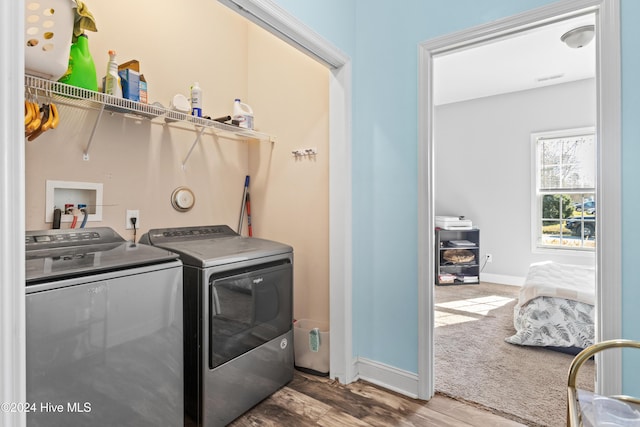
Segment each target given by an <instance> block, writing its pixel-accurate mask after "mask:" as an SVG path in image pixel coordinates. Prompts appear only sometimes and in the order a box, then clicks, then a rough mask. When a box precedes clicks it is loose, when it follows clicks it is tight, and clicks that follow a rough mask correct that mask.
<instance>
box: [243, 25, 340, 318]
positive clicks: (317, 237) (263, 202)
mask: <svg viewBox="0 0 640 427" xmlns="http://www.w3.org/2000/svg"><path fill="white" fill-rule="evenodd" d="M249 97H250V101H251V106H252V108H253V109H254V111H257V112H258V113H257V115H256V127H258V128H260V129H262V128H264V129H269V132H270V133H273V134H274V135H275V137H276V142H275V143H274V144H273V145H271V144H253V145H252V146H251V148H250V150H249V165H250V171H251V177H252V179H253V180H254V181H252V185H251V188H252V191H251V204H252V213H253V212H255V214H256V218H255V220H254V221H252V223H253V225H254V227H255V229H256V230H257V231H258V232H259V233H260V235H261V236H264V237H266V238H268V239H274V240H281V241H284V242H287V243H289V244H290V245H292V246H293V247H294V249H295V252H294V256H295V266H296V268H295V277H294V281H295V299H294V315H295V316H296V317H297V318H310V319H314V320H321V321H326V322H328V321H329V71H328V70H327V69H326V68H324V66H322V65H320V64H318V63H317V62H316V61H314V60H312V59H310V58H309V57H307V56H306V55H304V54H302V53H300V52H298V51H297V50H295V49H294V48H292V47H291V46H289V45H287V44H286V43H284V42H282V41H281V40H279V39H277V38H275V37H273V36H272V35H270V34H267V33H266V32H265V31H264V30H262V28H259V27H256V26H253V25H252V26H250V28H249ZM274 106H276V107H275V108H274ZM306 148H316V149H317V150H318V154H317V155H316V156H312V157H300V158H296V157H294V156H293V154H292V151H294V150H297V149H306ZM254 200H255V201H254ZM252 216H253V215H252Z"/></svg>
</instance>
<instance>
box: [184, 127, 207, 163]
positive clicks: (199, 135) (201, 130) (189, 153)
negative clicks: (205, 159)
mask: <svg viewBox="0 0 640 427" xmlns="http://www.w3.org/2000/svg"><path fill="white" fill-rule="evenodd" d="M205 129H206V128H205V127H204V126H202V127H200V130H198V134H197V135H196V140H195V141H193V144H191V148H190V149H189V152H188V153H187V157H185V158H184V160H183V161H182V170H184V169H186V167H187V160H189V157H191V153H192V152H193V149H194V148H195V147H196V144H197V143H198V141H200V137H201V136H202V133H203V132H204V130H205Z"/></svg>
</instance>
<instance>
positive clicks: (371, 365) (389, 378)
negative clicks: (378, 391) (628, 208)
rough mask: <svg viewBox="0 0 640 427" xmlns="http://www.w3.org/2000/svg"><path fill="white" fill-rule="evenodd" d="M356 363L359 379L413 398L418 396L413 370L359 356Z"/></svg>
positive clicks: (416, 379)
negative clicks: (405, 369)
mask: <svg viewBox="0 0 640 427" xmlns="http://www.w3.org/2000/svg"><path fill="white" fill-rule="evenodd" d="M356 365H357V371H358V372H359V375H358V378H359V379H362V380H365V381H368V382H370V383H372V384H376V385H379V386H381V387H384V388H386V389H388V390H392V391H395V392H397V393H400V394H403V395H405V396H409V397H411V398H414V399H416V398H418V376H417V375H416V374H414V373H413V372H408V371H404V370H402V369H398V368H394V367H393V366H389V365H385V364H384V363H380V362H375V361H373V360H369V359H366V358H364V357H359V358H358V360H357V361H356Z"/></svg>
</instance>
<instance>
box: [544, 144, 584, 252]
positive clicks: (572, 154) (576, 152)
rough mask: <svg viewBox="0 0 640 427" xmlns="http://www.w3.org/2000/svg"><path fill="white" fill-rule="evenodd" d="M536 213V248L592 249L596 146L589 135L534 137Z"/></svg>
mask: <svg viewBox="0 0 640 427" xmlns="http://www.w3.org/2000/svg"><path fill="white" fill-rule="evenodd" d="M533 140H534V142H535V144H536V147H535V148H536V150H535V153H536V158H535V168H536V188H535V203H536V212H537V215H536V216H535V217H536V218H535V224H534V232H535V235H536V236H537V238H536V242H537V247H539V248H560V249H575V250H585V249H586V250H593V249H594V248H595V242H596V235H595V224H596V205H595V182H596V144H595V137H594V135H593V133H587V134H583V133H582V134H572V133H571V132H570V131H568V132H567V133H566V134H564V135H560V136H559V135H558V134H557V133H554V135H553V136H552V137H550V136H544V135H541V134H538V135H537V136H536V137H535V138H533Z"/></svg>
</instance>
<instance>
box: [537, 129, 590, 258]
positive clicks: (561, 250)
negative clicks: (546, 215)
mask: <svg viewBox="0 0 640 427" xmlns="http://www.w3.org/2000/svg"><path fill="white" fill-rule="evenodd" d="M585 134H592V135H593V138H594V139H595V144H596V147H595V153H594V155H595V156H597V153H598V147H597V145H598V141H597V133H596V129H595V127H581V128H570V129H561V130H556V131H546V132H535V133H532V134H531V139H530V145H531V251H532V253H545V254H550V253H556V254H562V255H575V256H593V254H594V253H595V251H596V248H595V247H593V248H590V247H563V246H560V245H557V246H548V245H543V244H541V243H540V238H541V237H542V227H541V226H542V200H543V196H544V195H543V194H538V188H539V187H540V185H539V184H540V172H539V169H538V140H540V139H559V138H570V137H572V136H580V135H585ZM595 160H596V161H595V163H596V165H597V158H596V159H595ZM596 167H597V166H596ZM596 175H597V171H596ZM596 179H597V176H596ZM596 182H597V181H596ZM596 185H597V184H596ZM596 191H597V188H594V189H593V196H594V200H595V199H596ZM591 192H592V191H591V190H590V189H585V191H584V192H583V193H589V194H590V193H591ZM547 194H548V193H547ZM557 194H567V192H566V191H564V192H563V191H559V192H558V193H557ZM595 221H597V218H596V220H595ZM596 242H597V240H596ZM596 244H597V243H596Z"/></svg>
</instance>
